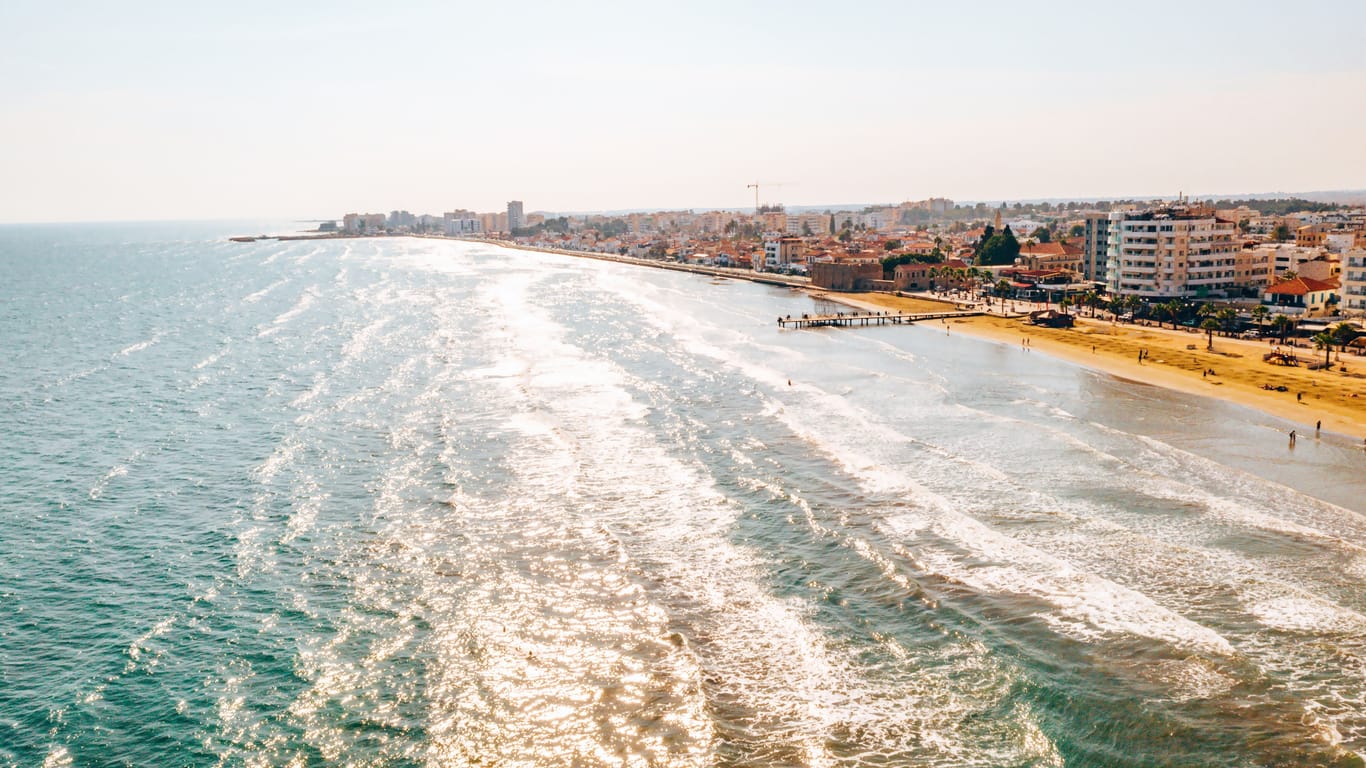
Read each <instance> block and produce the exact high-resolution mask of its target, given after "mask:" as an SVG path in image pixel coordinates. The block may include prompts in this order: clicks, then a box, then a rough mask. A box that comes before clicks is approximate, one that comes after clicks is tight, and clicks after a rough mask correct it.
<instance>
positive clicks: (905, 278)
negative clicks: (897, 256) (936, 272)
mask: <svg viewBox="0 0 1366 768" xmlns="http://www.w3.org/2000/svg"><path fill="white" fill-rule="evenodd" d="M938 266H939V265H938V264H926V263H923V262H912V263H910V264H898V265H896V269H895V270H893V271H892V285H893V287H894V288H895V289H896V290H898V291H924V290H928V289H929V288H930V287H931V284H930V270H933V269H935V268H937V267H938Z"/></svg>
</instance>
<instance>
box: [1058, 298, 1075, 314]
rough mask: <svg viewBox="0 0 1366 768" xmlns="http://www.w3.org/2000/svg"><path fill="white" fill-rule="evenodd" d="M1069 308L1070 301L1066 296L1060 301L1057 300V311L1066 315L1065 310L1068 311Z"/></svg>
mask: <svg viewBox="0 0 1366 768" xmlns="http://www.w3.org/2000/svg"><path fill="white" fill-rule="evenodd" d="M1071 306H1072V300H1071V299H1069V298H1067V297H1066V296H1064V297H1062V298H1061V299H1058V311H1059V312H1061V313H1063V314H1064V315H1065V314H1067V310H1068V309H1070V308H1071Z"/></svg>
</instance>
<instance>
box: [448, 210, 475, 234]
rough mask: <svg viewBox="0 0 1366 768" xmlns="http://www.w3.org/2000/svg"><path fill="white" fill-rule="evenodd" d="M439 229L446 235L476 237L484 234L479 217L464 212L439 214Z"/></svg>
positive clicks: (472, 213)
mask: <svg viewBox="0 0 1366 768" xmlns="http://www.w3.org/2000/svg"><path fill="white" fill-rule="evenodd" d="M441 228H442V230H443V231H444V232H445V233H446V234H448V235H478V234H483V232H484V225H483V222H482V221H481V220H480V218H479V215H478V214H476V213H474V212H472V211H464V210H461V211H448V212H447V213H443V214H441Z"/></svg>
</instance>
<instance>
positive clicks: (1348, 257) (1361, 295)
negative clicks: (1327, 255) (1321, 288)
mask: <svg viewBox="0 0 1366 768" xmlns="http://www.w3.org/2000/svg"><path fill="white" fill-rule="evenodd" d="M1343 261H1344V262H1345V266H1346V267H1347V268H1346V270H1345V271H1344V272H1343V274H1342V277H1343V280H1342V305H1343V309H1344V310H1346V311H1347V312H1349V313H1351V314H1358V315H1359V314H1366V248H1353V249H1352V250H1350V251H1348V252H1346V253H1344V254H1343Z"/></svg>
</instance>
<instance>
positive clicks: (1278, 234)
mask: <svg viewBox="0 0 1366 768" xmlns="http://www.w3.org/2000/svg"><path fill="white" fill-rule="evenodd" d="M1294 236H1295V234H1294V233H1293V232H1291V231H1290V227H1287V226H1286V225H1285V223H1284V222H1282V223H1280V224H1277V225H1276V229H1274V230H1272V232H1271V239H1273V240H1275V241H1276V242H1278V243H1284V242H1285V241H1286V240H1289V239H1290V238H1292V237H1294Z"/></svg>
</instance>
